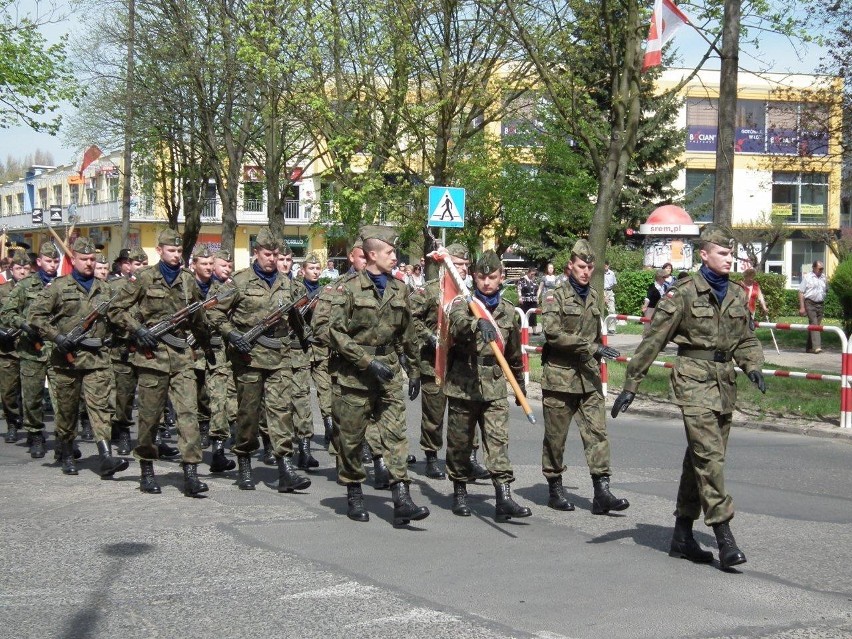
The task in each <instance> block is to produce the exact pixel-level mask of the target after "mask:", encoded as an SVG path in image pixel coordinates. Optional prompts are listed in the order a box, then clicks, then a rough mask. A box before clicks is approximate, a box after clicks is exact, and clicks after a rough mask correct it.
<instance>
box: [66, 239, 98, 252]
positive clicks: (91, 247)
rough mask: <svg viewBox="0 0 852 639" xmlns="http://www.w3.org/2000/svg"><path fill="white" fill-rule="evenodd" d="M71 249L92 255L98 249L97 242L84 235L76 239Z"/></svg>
mask: <svg viewBox="0 0 852 639" xmlns="http://www.w3.org/2000/svg"><path fill="white" fill-rule="evenodd" d="M71 250H72V251H74V252H75V253H80V254H81V255H92V254H94V253H95V251H97V249H96V248H95V243H94V242H92V240H90V239H89V238H88V237H82V236H81V237H78V238H77V239H76V240H74V245H73V246H72V247H71Z"/></svg>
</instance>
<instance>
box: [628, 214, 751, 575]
mask: <svg viewBox="0 0 852 639" xmlns="http://www.w3.org/2000/svg"><path fill="white" fill-rule="evenodd" d="M733 248H734V239H733V238H732V237H731V233H730V231H729V230H728V229H726V228H725V227H723V226H719V225H716V224H708V225H706V226H705V227H704V228H703V229H702V230H701V235H700V237H699V253H700V255H701V262H702V266H701V269H700V270H699V272H698V273H695V274H694V275H692V276H691V277H687V278H685V279H682V280H678V281H677V282H676V283H675V285H674V286H673V287H672V288H671V289H670V290H669V291H668V292H667V293H666V294H665V295H664V296H663V298H662V299H661V300H660V302H659V303H658V304H657V310H656V311H655V313H654V318H653V320H652V322H651V330H650V332H649V333H648V334H647V335H646V336H645V337H644V338H643V339H642V342H641V343H640V344H639V347H638V348H637V349H636V354H635V355H634V356H633V359H632V360H631V361H630V363H629V364H628V365H627V373H626V375H625V380H624V390H622V391H621V394H620V395H619V396H618V399H617V400H616V401H615V404H613V407H612V416H613V417H616V416H617V415H618V414H619V412H622V411H625V410H627V408H628V407H629V406H630V404H631V402H632V401H633V398H634V397H635V394H636V390H637V389H638V388H639V384H640V382H641V381H642V379H643V378H644V377H645V374H646V373H647V371H648V368H649V367H650V366H651V362H652V361H653V360H654V358H655V357H656V356H657V353H659V352H660V351H661V350H662V349H663V348H664V347H665V345H666V344H667V343H668V342H670V341H672V342H674V343H675V344H677V345H678V358H677V360H676V361H675V365H674V369H672V376H671V384H672V391H673V393H674V397H675V403H676V404H679V405H680V407H681V412H682V413H683V423H684V426H685V428H686V441H687V449H686V454H685V455H684V458H683V467H682V470H681V475H680V486H679V488H678V494H677V507H676V510H675V517H676V519H675V528H674V534H673V535H672V543H671V549H670V551H669V554H670V555H671V556H672V557H682V558H684V559H689V560H690V561H694V562H701V563H706V562H710V561H713V555H712V553H710V552H708V551H706V550H704V549H702V548H701V546H700V545H699V544H698V542H697V541H696V540H695V538H694V536H693V534H692V524H693V521H695V520H696V519H698V517H699V516H700V515H701V511H702V510H703V511H704V523H706V524H707V525H708V526H712V527H713V532H714V533H715V535H716V542H717V544H718V546H719V563H720V564H721V565H722V568H723V569H727V568H730V567H732V566H736V565H738V564H742V563H745V561H746V557H745V554H744V553H743V552H742V551H741V550H740V549H739V548H738V547H737V544H736V541H735V540H734V536H733V533H732V532H731V527H730V521H731V519H732V518H733V516H734V503H733V499H731V496H730V495H729V494H728V492H727V491H726V490H725V477H724V469H725V451H726V449H727V445H728V434H729V432H730V430H731V421H732V413H733V410H734V405H735V404H736V399H737V385H736V372H735V370H734V361H736V363H737V365H739V367H740V368H741V369H742V370H743V371H745V373H746V375H747V376H748V378H749V379H750V380H751V381H752V382H753V383H754V384H755V385H757V387H758V389H760V391H761V392H764V393H765V392H766V385H765V383H764V380H763V374H762V373H761V370H760V369H761V367H762V366H763V350H762V348H761V346H760V342H759V341H758V340H757V338H756V337H755V336H754V331H753V330H752V328H751V325H750V322H749V319H750V318H749V312H748V305H747V299H746V294H745V290H744V289H743V288H742V286H740V285H738V284H736V283H732V282H730V281H729V280H728V275H729V273H730V271H731V265H732V263H733V259H734V258H733Z"/></svg>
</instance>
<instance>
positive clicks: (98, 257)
mask: <svg viewBox="0 0 852 639" xmlns="http://www.w3.org/2000/svg"><path fill="white" fill-rule="evenodd" d="M95 277H96V278H97V279H99V280H100V281H102V282H106V281H107V279H109V260H108V259H107V256H106V255H105V254H104V253H101V252H100V251H98V252H97V253H95Z"/></svg>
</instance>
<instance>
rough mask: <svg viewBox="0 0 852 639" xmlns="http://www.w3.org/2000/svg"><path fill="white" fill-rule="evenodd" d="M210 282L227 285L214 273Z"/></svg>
mask: <svg viewBox="0 0 852 639" xmlns="http://www.w3.org/2000/svg"><path fill="white" fill-rule="evenodd" d="M210 281H211V282H219V284H224V283H225V280H222V279H219V278H218V277H216V273H213V275H212V276H211V277H210Z"/></svg>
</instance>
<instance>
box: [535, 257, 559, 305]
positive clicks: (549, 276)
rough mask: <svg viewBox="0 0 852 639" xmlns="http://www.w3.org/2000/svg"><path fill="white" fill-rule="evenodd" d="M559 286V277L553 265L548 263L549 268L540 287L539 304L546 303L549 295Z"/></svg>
mask: <svg viewBox="0 0 852 639" xmlns="http://www.w3.org/2000/svg"><path fill="white" fill-rule="evenodd" d="M558 284H559V277H558V276H557V275H556V273H554V270H553V264H552V263H548V265H547V268H546V269H545V272H544V277H542V278H541V282H540V283H539V285H538V295H537V296H536V297H537V298H538V303H539V304H541V303H542V302H543V301H544V298H545V297H547V295H548V294H549V293H552V292H553V289H555V288H556V287H557V286H558Z"/></svg>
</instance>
